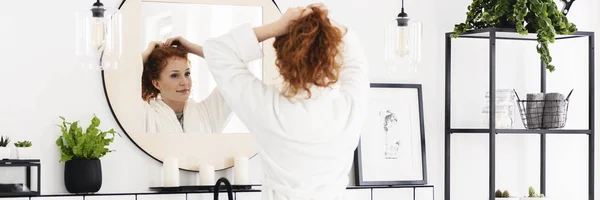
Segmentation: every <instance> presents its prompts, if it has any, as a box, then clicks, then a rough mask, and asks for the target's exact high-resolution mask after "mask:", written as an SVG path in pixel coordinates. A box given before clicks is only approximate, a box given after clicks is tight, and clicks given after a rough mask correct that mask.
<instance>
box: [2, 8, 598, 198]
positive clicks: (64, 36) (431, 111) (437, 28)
mask: <svg viewBox="0 0 600 200" xmlns="http://www.w3.org/2000/svg"><path fill="white" fill-rule="evenodd" d="M306 2H312V0H310V1H309V0H303V1H297V0H294V1H292V0H280V1H278V3H279V4H280V6H281V8H282V10H285V8H286V7H288V6H292V5H295V4H305V3H306ZM324 2H325V3H326V4H327V5H328V6H329V8H330V9H331V12H332V15H333V16H334V17H335V18H336V19H337V20H338V21H340V22H342V23H344V24H348V25H349V26H350V27H351V28H355V29H356V30H357V31H358V32H359V34H360V36H361V37H362V40H363V43H364V44H365V48H366V49H367V50H366V53H367V57H368V59H369V62H370V64H371V68H370V69H371V75H370V77H371V81H372V82H400V83H420V84H423V89H424V91H423V95H424V105H425V108H424V109H425V113H424V114H425V125H426V126H425V131H426V137H427V159H428V160H427V163H428V166H427V167H428V175H429V182H430V184H434V185H435V186H436V190H435V191H436V196H435V198H436V199H442V198H443V182H444V181H443V164H444V163H443V158H444V152H443V149H444V148H443V147H444V146H443V145H444V134H443V133H444V132H443V131H444V129H443V127H444V124H443V122H444V118H443V116H444V114H443V113H444V62H443V61H444V32H448V31H452V28H453V25H454V24H455V23H458V22H461V21H463V20H464V15H465V14H464V13H465V12H466V7H467V5H468V4H469V3H470V0H455V1H443V0H418V1H417V0H413V1H406V7H407V10H406V11H407V12H408V14H409V15H410V16H412V17H413V18H415V19H419V20H421V21H422V22H423V24H424V46H423V51H424V54H423V57H424V59H423V62H422V64H421V66H420V68H419V69H418V71H417V72H416V73H409V72H396V73H390V72H388V71H386V68H385V67H384V66H385V63H384V62H383V44H384V40H383V34H384V32H383V25H385V23H387V22H389V21H390V20H393V18H394V17H395V16H396V15H397V14H398V12H399V10H400V9H399V8H400V6H399V5H400V1H399V0H398V1H396V0H385V1H376V2H375V1H366V0H362V1H359V0H345V1H342V0H324ZM34 3H35V5H36V6H35V7H33V6H31V5H32V4H33V3H32V2H30V1H0V27H1V28H0V30H2V31H1V32H0V38H2V39H3V41H2V45H0V58H1V59H0V60H1V63H2V65H3V67H1V68H0V86H1V91H2V92H3V95H2V96H3V97H4V98H2V104H0V134H2V135H8V136H11V137H12V138H13V139H14V140H24V139H27V140H31V141H32V142H33V143H34V146H35V147H36V148H37V149H38V150H39V152H40V153H41V157H42V162H43V165H44V166H43V168H42V174H43V179H42V180H43V181H42V185H43V193H44V194H51V193H64V192H66V190H65V188H64V186H63V180H62V175H63V174H62V170H63V166H64V165H63V164H59V163H58V160H59V151H58V148H57V147H56V145H55V144H54V141H55V140H56V138H57V137H58V134H59V129H58V127H56V126H55V125H54V124H57V123H59V122H60V121H59V119H58V116H59V115H62V116H65V117H67V118H68V119H81V120H87V119H89V118H91V116H92V113H95V114H97V115H98V116H99V117H100V118H101V119H102V122H103V123H102V125H101V127H103V128H118V126H117V124H116V122H115V120H114V119H113V118H112V115H111V113H110V110H109V108H108V106H107V104H106V100H105V97H104V93H103V90H102V84H101V78H100V74H99V72H97V71H88V70H83V69H80V68H78V66H77V62H76V60H75V55H74V51H75V49H74V47H75V43H74V40H73V38H74V32H75V26H74V14H73V12H74V11H76V10H79V9H85V8H86V7H87V6H89V4H90V3H91V2H88V1H74V0H71V1H58V2H56V1H35V2H34ZM59 3H60V4H61V6H58V5H59ZM105 4H107V5H117V4H118V2H117V1H116V0H112V1H107V2H106V3H105ZM598 8H600V4H599V3H598V2H596V1H592V0H580V1H576V2H575V3H574V5H573V7H572V9H571V10H572V13H570V14H569V18H570V19H571V20H572V21H574V22H575V23H576V24H577V26H578V27H579V28H580V29H581V30H595V31H599V30H600V27H599V26H598V23H597V19H599V18H600V16H599V15H598V14H597V12H596V10H597V9H598ZM594 26H595V27H594ZM576 44H577V45H575V46H570V45H567V44H560V43H559V44H556V45H553V46H552V47H553V48H552V55H553V56H554V58H555V64H556V66H557V72H556V73H555V74H552V75H549V81H550V82H549V84H548V87H549V91H559V92H566V91H567V90H568V89H571V88H575V92H574V96H573V97H574V99H573V102H572V104H571V111H570V116H569V127H575V128H582V127H585V126H586V125H587V123H586V122H587V120H586V117H587V116H586V115H585V113H586V109H587V105H584V104H583V103H577V102H582V101H581V100H585V99H587V98H586V96H585V91H586V90H587V88H586V85H585V81H586V80H585V76H583V75H582V73H580V72H582V71H581V70H579V71H578V72H566V69H571V68H572V69H585V66H586V65H585V64H586V63H585V62H586V61H587V59H586V58H587V57H585V55H586V54H585V53H586V52H585V49H584V48H585V44H586V42H585V41H578V42H576ZM486 45H487V43H486V42H485V41H475V42H473V41H466V40H460V41H456V42H453V51H454V54H453V55H454V56H455V57H453V66H454V67H455V68H454V72H455V73H457V74H456V76H454V78H453V80H454V81H453V84H454V87H453V89H454V90H453V92H454V94H455V95H456V96H454V99H453V102H454V103H455V104H453V108H454V110H453V112H454V116H453V117H457V118H456V119H458V120H456V121H453V125H455V126H465V127H467V126H468V127H472V126H482V124H481V123H482V121H481V118H480V117H481V108H482V107H483V106H484V103H485V101H484V95H485V92H486V90H487V78H486V77H487V53H486V51H487V48H486ZM533 45H535V44H534V43H528V44H522V43H515V42H498V57H497V60H498V62H497V64H498V65H497V66H498V68H497V72H498V74H499V75H503V76H502V78H500V77H499V78H498V87H508V88H513V87H514V88H516V89H517V91H519V92H520V94H521V93H522V94H525V93H527V92H535V91H536V90H538V86H537V85H536V83H537V82H539V81H538V80H539V78H538V75H537V74H538V73H539V69H538V68H539V67H538V62H536V61H535V59H536V58H537V54H536V53H535V50H534V48H535V47H534V46H533ZM563 47H564V48H563ZM560 54H565V55H564V57H561V56H560ZM596 55H597V56H598V55H600V54H598V53H596ZM467 56H472V57H471V58H467ZM121 67H128V66H121ZM466 72H473V73H476V74H477V75H476V76H469V75H466ZM583 72H584V71H583ZM559 73H560V74H559ZM510 77H514V78H510ZM558 80H561V81H564V83H566V84H563V82H558ZM467 87H468V88H467ZM583 102H585V101H583ZM466 105H472V106H469V107H465V106H466ZM454 106H455V107H454ZM459 106H460V107H459ZM520 124H521V123H520V121H518V120H517V121H516V125H517V126H518V125H520ZM497 138H498V151H497V156H498V162H497V169H498V172H497V174H496V175H497V176H496V177H497V182H496V183H497V184H496V185H497V186H498V187H499V188H502V189H509V190H510V191H511V193H513V194H514V195H525V194H526V189H527V188H526V187H528V186H529V185H533V186H534V187H536V188H539V187H538V184H539V183H538V181H537V178H538V174H539V171H538V167H537V164H538V154H539V152H538V150H539V147H538V145H539V142H538V138H539V137H537V136H521V135H513V136H507V135H500V136H498V137H497ZM467 139H469V140H470V141H467ZM453 141H454V143H453V154H452V156H453V158H454V159H453V161H454V162H453V164H452V166H453V168H452V169H453V173H452V176H453V178H454V179H453V182H452V183H453V187H452V192H453V193H452V194H453V195H452V196H453V199H483V198H485V197H486V192H487V182H488V181H487V137H486V136H484V135H479V136H477V135H455V136H453ZM586 144H587V143H586V140H585V137H584V136H581V137H575V139H573V137H563V136H549V137H548V150H547V152H548V192H549V193H548V195H550V196H555V197H557V199H561V198H566V197H569V198H568V199H586V197H587V196H586V194H587V185H586V183H587V179H586V177H587V175H586V166H587V160H586V158H587V151H586V149H587V145H586ZM566 147H572V149H569V150H567V149H566ZM112 148H113V149H116V150H117V152H114V153H111V154H110V155H108V156H106V157H104V158H103V159H102V162H103V170H104V171H103V173H104V174H105V176H104V185H103V187H102V189H101V191H100V192H136V191H145V190H147V188H148V187H149V186H156V185H158V184H160V164H159V163H158V162H156V161H154V160H152V159H151V158H149V157H148V156H146V155H145V154H144V153H143V152H141V151H140V150H138V149H137V148H136V147H135V146H134V145H133V144H132V143H131V142H130V141H129V140H128V139H127V138H126V137H125V136H124V137H123V138H120V139H118V140H116V142H115V143H114V144H113V145H112ZM523 152H525V153H523ZM251 165H252V166H251V172H256V173H252V176H251V180H252V181H254V182H257V181H259V180H260V171H261V170H260V165H259V164H258V162H257V159H253V160H252V161H251ZM13 173H17V172H15V171H11V170H4V169H2V170H0V181H3V180H15V179H19V178H18V175H20V174H21V173H19V174H16V175H15V174H13ZM182 174H183V175H184V177H185V178H184V179H185V181H187V182H191V181H192V180H193V176H191V174H190V173H182ZM222 175H227V176H230V175H231V172H230V171H226V172H223V173H222ZM538 190H539V189H538ZM596 191H598V190H596Z"/></svg>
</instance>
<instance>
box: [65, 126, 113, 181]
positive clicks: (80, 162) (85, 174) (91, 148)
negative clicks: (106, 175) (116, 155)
mask: <svg viewBox="0 0 600 200" xmlns="http://www.w3.org/2000/svg"><path fill="white" fill-rule="evenodd" d="M60 118H61V119H62V124H61V125H58V126H59V127H60V129H61V132H62V135H61V136H60V137H59V138H58V139H57V140H56V145H58V147H60V154H61V155H60V162H65V172H64V181H65V187H66V189H67V191H69V192H70V193H93V192H98V191H99V190H100V188H101V187H102V166H101V163H100V158H101V157H103V156H104V155H106V154H107V153H109V152H112V150H109V149H108V148H107V147H108V146H109V145H110V144H111V143H112V142H113V140H114V137H115V133H116V132H115V131H114V130H113V129H110V130H108V131H102V130H100V129H99V128H98V126H99V125H100V119H98V118H97V117H96V115H94V117H93V118H92V120H91V124H90V125H89V126H88V127H87V128H86V129H85V130H83V129H82V128H81V127H80V126H79V121H75V122H66V120H65V118H64V117H60ZM117 134H118V133H117ZM108 135H111V136H112V137H107V136H108Z"/></svg>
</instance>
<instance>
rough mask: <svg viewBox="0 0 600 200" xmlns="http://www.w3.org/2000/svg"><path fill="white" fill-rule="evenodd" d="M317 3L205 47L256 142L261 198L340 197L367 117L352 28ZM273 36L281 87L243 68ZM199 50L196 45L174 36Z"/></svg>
mask: <svg viewBox="0 0 600 200" xmlns="http://www.w3.org/2000/svg"><path fill="white" fill-rule="evenodd" d="M327 13H328V12H327V10H326V9H325V7H324V6H323V5H322V4H315V5H311V6H309V7H307V8H303V7H302V8H291V9H289V10H288V11H287V12H286V13H285V14H284V15H283V16H282V17H281V18H280V19H279V20H278V21H276V22H273V23H270V24H267V25H263V26H260V27H256V28H252V27H250V26H249V25H242V26H239V27H238V28H235V29H234V30H232V31H231V32H230V33H228V34H225V35H223V36H219V37H217V38H213V39H210V40H208V41H207V42H206V43H205V45H204V49H203V53H204V55H205V57H206V58H205V59H206V61H207V64H208V67H209V69H210V71H211V73H212V74H213V77H215V81H216V82H217V87H218V88H219V89H221V92H222V93H223V97H224V98H225V99H227V101H228V102H229V105H230V106H231V107H232V109H233V111H234V112H235V113H236V115H237V116H238V117H239V118H240V119H241V120H242V121H243V122H244V123H245V124H246V126H247V127H248V128H249V129H250V131H251V132H252V133H253V134H254V136H255V137H256V140H257V141H258V144H259V146H260V148H259V149H260V150H259V154H260V158H261V159H262V161H263V162H262V167H263V169H264V170H263V171H264V172H265V173H264V175H265V176H264V180H263V181H262V186H263V187H262V190H263V197H264V198H263V199H269V200H283V199H331V200H333V199H344V197H343V194H344V190H345V189H346V186H347V185H348V179H349V177H348V174H349V172H350V170H351V167H352V162H353V159H354V150H355V149H356V147H357V145H358V141H359V138H360V133H361V132H362V130H361V129H362V126H363V124H364V121H365V116H366V108H367V101H368V91H369V77H368V74H367V71H368V67H367V63H366V59H365V57H364V54H363V50H362V48H363V46H362V45H361V44H360V43H359V41H358V38H357V36H356V35H355V34H356V33H354V31H353V30H348V29H346V28H343V27H341V26H338V25H336V24H334V23H333V22H332V21H330V20H329V18H328V14H327ZM273 37H274V38H275V42H274V44H273V46H274V47H275V50H276V53H277V60H276V65H277V67H278V69H279V73H280V75H281V77H282V78H283V82H284V84H283V89H281V90H280V89H278V88H277V87H275V86H270V85H266V84H264V83H263V82H262V81H260V80H259V79H258V78H257V77H255V76H254V75H253V74H252V73H251V72H250V71H249V70H248V63H249V62H250V61H253V60H256V59H259V58H261V56H262V53H263V52H262V49H261V46H260V44H259V43H260V42H262V41H264V40H267V39H269V38H273ZM172 41H179V42H181V44H182V45H183V46H184V47H186V49H190V52H192V53H194V52H200V51H201V50H202V49H201V48H199V46H198V45H196V44H192V43H190V42H189V41H187V40H185V39H183V38H181V37H177V38H172V39H169V40H167V42H166V44H170V43H171V42H172Z"/></svg>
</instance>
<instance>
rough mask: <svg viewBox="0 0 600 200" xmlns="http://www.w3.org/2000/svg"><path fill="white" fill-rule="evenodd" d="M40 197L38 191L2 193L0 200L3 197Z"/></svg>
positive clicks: (0, 193)
mask: <svg viewBox="0 0 600 200" xmlns="http://www.w3.org/2000/svg"><path fill="white" fill-rule="evenodd" d="M35 196H40V194H39V193H38V192H36V191H31V192H29V191H27V192H0V198H2V197H35Z"/></svg>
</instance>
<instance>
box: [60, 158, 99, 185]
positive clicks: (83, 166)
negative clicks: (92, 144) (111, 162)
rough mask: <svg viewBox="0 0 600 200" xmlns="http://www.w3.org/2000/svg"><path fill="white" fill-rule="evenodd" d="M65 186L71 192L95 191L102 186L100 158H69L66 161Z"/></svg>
mask: <svg viewBox="0 0 600 200" xmlns="http://www.w3.org/2000/svg"><path fill="white" fill-rule="evenodd" d="M65 187H66V188H67V191H69V192H70V193H93V192H98V191H99V190H100V187H102V165H101V164H100V160H99V159H93V160H80V159H76V160H75V159H74V160H69V161H67V162H66V163H65Z"/></svg>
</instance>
